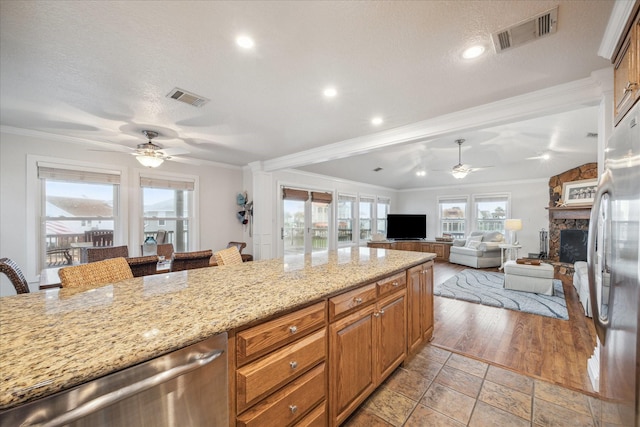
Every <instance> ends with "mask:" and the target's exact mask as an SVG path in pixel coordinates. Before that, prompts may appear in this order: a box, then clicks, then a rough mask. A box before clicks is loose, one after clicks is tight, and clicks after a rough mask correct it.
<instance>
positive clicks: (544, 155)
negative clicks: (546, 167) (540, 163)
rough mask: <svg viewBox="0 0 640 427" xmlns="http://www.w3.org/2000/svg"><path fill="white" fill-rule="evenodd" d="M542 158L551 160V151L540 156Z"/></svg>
mask: <svg viewBox="0 0 640 427" xmlns="http://www.w3.org/2000/svg"><path fill="white" fill-rule="evenodd" d="M540 158H541V159H542V160H549V159H550V158H551V155H550V154H549V153H544V154H543V155H542V156H540Z"/></svg>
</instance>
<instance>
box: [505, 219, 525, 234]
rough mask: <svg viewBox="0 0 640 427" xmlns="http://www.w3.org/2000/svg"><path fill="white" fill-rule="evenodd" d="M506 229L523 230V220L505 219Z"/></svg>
mask: <svg viewBox="0 0 640 427" xmlns="http://www.w3.org/2000/svg"><path fill="white" fill-rule="evenodd" d="M504 229H505V230H509V231H518V230H522V220H521V219H506V220H505V221H504Z"/></svg>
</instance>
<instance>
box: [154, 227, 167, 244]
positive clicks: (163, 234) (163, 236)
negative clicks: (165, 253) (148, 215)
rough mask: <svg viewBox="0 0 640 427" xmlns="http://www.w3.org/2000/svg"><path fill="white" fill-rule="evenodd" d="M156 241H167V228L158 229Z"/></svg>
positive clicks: (160, 242)
mask: <svg viewBox="0 0 640 427" xmlns="http://www.w3.org/2000/svg"><path fill="white" fill-rule="evenodd" d="M156 243H157V244H158V245H161V244H162V243H167V230H158V232H157V233H156Z"/></svg>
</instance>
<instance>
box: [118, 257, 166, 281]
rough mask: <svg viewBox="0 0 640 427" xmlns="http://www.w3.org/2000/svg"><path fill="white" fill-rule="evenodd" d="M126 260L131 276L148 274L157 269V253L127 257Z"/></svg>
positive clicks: (154, 272)
mask: <svg viewBox="0 0 640 427" xmlns="http://www.w3.org/2000/svg"><path fill="white" fill-rule="evenodd" d="M126 260H127V263H128V264H129V268H131V273H132V274H133V277H141V276H150V275H152V274H156V273H157V271H158V261H159V258H158V256H157V255H149V256H137V257H129V258H126Z"/></svg>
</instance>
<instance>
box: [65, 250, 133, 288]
mask: <svg viewBox="0 0 640 427" xmlns="http://www.w3.org/2000/svg"><path fill="white" fill-rule="evenodd" d="M58 276H59V277H60V283H61V285H62V287H63V288H79V287H97V286H101V285H105V284H107V283H114V282H119V281H121V280H125V279H131V278H132V277H133V273H132V272H131V268H130V267H129V263H127V260H126V259H125V258H123V257H118V258H110V259H105V260H103V261H96V262H90V263H88V264H80V265H75V266H73V267H64V268H61V269H60V270H59V271H58Z"/></svg>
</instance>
